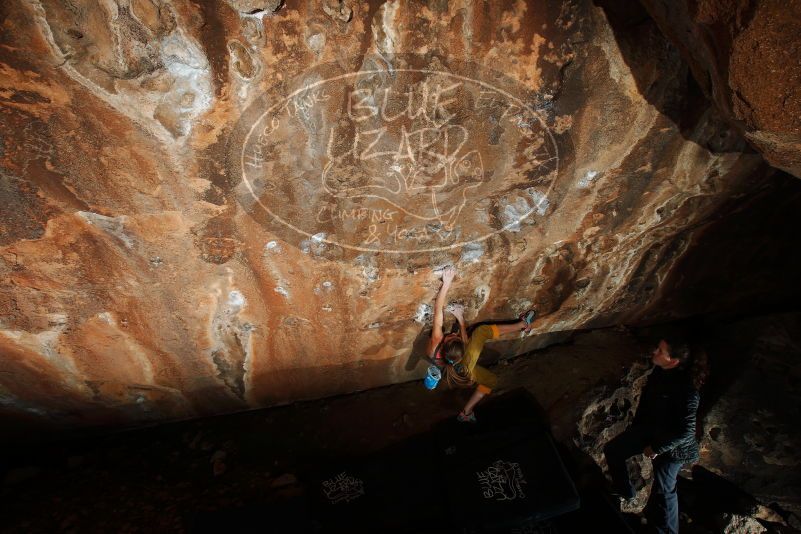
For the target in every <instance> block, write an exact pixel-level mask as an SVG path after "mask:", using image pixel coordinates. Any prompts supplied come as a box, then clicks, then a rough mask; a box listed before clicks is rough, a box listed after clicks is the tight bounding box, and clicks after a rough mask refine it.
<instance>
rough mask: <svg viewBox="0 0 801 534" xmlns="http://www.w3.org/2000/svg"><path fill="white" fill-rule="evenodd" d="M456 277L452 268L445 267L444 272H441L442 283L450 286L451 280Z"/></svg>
mask: <svg viewBox="0 0 801 534" xmlns="http://www.w3.org/2000/svg"><path fill="white" fill-rule="evenodd" d="M455 277H456V269H454V268H453V267H452V266H450V265H449V266H447V267H445V270H443V271H442V283H443V284H448V285H450V283H451V282H453V279H454V278H455Z"/></svg>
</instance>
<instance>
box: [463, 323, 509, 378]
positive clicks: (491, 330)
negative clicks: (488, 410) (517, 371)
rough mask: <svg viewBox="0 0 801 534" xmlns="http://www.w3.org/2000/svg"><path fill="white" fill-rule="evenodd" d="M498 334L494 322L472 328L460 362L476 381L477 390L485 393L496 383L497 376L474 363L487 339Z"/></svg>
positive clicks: (493, 337)
mask: <svg viewBox="0 0 801 534" xmlns="http://www.w3.org/2000/svg"><path fill="white" fill-rule="evenodd" d="M499 335H500V333H499V332H498V327H497V326H495V325H494V324H484V325H481V326H479V327H478V328H476V329H475V330H473V335H471V336H470V340H469V341H468V342H467V348H466V349H465V351H464V359H463V360H462V363H464V366H465V367H466V368H467V370H468V372H469V373H470V376H471V377H472V378H473V380H475V381H476V383H478V390H479V391H481V392H482V393H485V394H486V393H489V392H490V391H492V390H493V389H494V388H495V386H497V385H498V377H497V376H495V373H492V372H490V371H489V370H487V369H485V368H484V367H481V366H480V365H476V363H477V362H478V357H479V356H481V350H482V349H483V348H484V343H485V342H486V341H487V340H489V339H495V338H497V337H498V336H499Z"/></svg>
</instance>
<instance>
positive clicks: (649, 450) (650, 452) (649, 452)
mask: <svg viewBox="0 0 801 534" xmlns="http://www.w3.org/2000/svg"><path fill="white" fill-rule="evenodd" d="M642 453H643V454H644V455H646V456H647V457H648V458H650V459H651V460H653V459H654V458H656V453H655V452H654V450H653V449H652V448H651V446H650V445H648V446H647V447H645V450H643V451H642Z"/></svg>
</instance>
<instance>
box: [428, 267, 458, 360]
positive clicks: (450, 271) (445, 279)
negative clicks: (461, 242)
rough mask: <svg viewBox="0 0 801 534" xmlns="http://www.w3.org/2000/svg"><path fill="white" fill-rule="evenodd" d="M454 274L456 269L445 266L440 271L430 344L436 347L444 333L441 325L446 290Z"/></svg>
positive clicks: (443, 319)
mask: <svg viewBox="0 0 801 534" xmlns="http://www.w3.org/2000/svg"><path fill="white" fill-rule="evenodd" d="M455 276H456V269H454V268H453V267H447V268H445V270H444V271H443V273H442V287H440V288H439V293H437V300H436V301H435V302H434V327H433V328H432V330H431V345H430V346H433V347H436V346H437V344H438V343H439V342H440V340H441V339H442V336H443V335H444V334H443V333H442V325H443V323H444V322H445V303H446V302H447V300H448V290H449V289H450V288H451V283H452V282H453V278H454V277H455Z"/></svg>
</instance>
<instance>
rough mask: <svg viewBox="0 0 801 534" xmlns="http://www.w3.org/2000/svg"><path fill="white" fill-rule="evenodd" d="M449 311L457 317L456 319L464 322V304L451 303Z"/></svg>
mask: <svg viewBox="0 0 801 534" xmlns="http://www.w3.org/2000/svg"><path fill="white" fill-rule="evenodd" d="M447 309H448V311H449V312H451V314H453V316H454V317H456V320H457V321H459V322H460V323H463V322H464V306H462V305H461V304H449V305H448V308H447Z"/></svg>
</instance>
